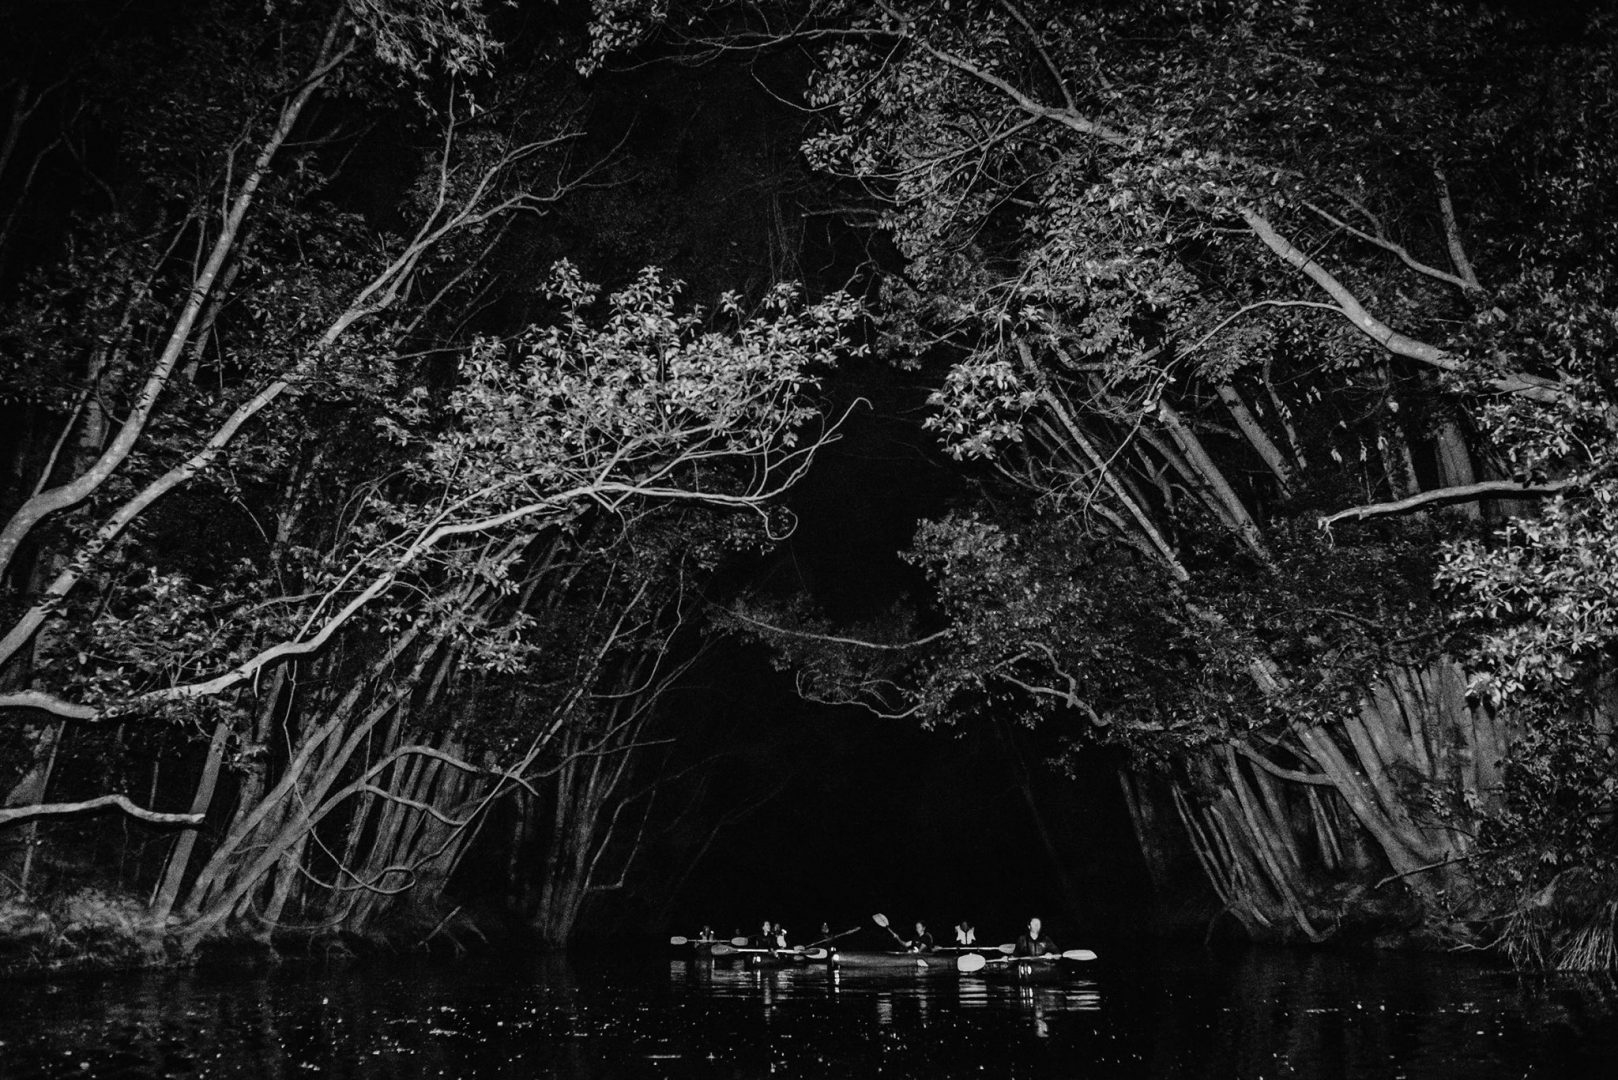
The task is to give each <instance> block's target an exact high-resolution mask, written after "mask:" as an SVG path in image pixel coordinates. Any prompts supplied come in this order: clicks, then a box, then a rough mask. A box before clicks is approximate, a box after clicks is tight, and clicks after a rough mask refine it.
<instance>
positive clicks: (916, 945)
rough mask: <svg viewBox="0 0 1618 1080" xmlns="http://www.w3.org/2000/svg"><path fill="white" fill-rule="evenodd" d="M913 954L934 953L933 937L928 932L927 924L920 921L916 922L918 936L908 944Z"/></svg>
mask: <svg viewBox="0 0 1618 1080" xmlns="http://www.w3.org/2000/svg"><path fill="white" fill-rule="evenodd" d="M907 944H908V945H909V947H910V951H911V952H932V951H933V935H932V934H930V933H928V932H927V924H926V923H924V922H922V921H921V920H920V919H917V920H916V936H915V937H913V938H911V939H910V941H909V942H908V943H907Z"/></svg>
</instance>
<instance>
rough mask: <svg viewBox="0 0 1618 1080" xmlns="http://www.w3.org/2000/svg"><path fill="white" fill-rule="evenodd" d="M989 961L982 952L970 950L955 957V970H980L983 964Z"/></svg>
mask: <svg viewBox="0 0 1618 1080" xmlns="http://www.w3.org/2000/svg"><path fill="white" fill-rule="evenodd" d="M987 963H988V961H987V960H985V959H984V958H983V954H982V953H975V952H969V953H965V954H964V955H961V956H957V957H956V958H955V970H956V971H967V972H970V971H980V970H982V968H983V965H984V964H987Z"/></svg>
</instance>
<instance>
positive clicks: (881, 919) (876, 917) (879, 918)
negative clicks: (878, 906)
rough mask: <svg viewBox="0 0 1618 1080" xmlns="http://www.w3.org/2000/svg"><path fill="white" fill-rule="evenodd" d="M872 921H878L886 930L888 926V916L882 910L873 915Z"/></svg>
mask: <svg viewBox="0 0 1618 1080" xmlns="http://www.w3.org/2000/svg"><path fill="white" fill-rule="evenodd" d="M871 921H872V922H874V923H876V924H877V925H878V926H880V927H881V928H882V929H884V930H886V929H887V928H888V917H887V916H886V915H884V914H882V913H881V912H880V911H879V912H877V913H876V914H875V915H872V916H871Z"/></svg>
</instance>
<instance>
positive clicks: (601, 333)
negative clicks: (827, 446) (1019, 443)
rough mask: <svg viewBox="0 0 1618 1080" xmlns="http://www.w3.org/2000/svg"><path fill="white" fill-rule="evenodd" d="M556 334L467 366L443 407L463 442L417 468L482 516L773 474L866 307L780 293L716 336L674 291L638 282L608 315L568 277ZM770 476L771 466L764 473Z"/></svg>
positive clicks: (542, 334) (535, 334)
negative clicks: (544, 503)
mask: <svg viewBox="0 0 1618 1080" xmlns="http://www.w3.org/2000/svg"><path fill="white" fill-rule="evenodd" d="M546 291H547V295H548V297H549V298H550V299H552V300H553V301H555V302H556V303H558V304H559V305H560V306H561V317H560V318H559V319H558V320H557V321H556V322H555V323H554V324H552V325H549V326H543V327H538V328H535V329H533V330H531V331H530V332H528V333H527V334H526V335H524V336H523V337H522V338H521V339H520V340H519V341H518V342H517V343H516V344H515V346H514V347H509V348H508V347H507V346H505V345H504V344H503V343H500V342H496V341H492V340H486V341H484V342H482V343H481V344H480V345H479V346H478V347H477V348H475V349H474V350H473V351H472V353H471V355H470V356H469V357H468V360H467V362H466V365H465V367H464V369H463V372H462V381H461V383H460V385H459V386H457V388H456V389H455V391H454V393H453V394H452V396H451V398H450V401H449V408H450V410H451V411H452V412H453V413H454V415H455V416H456V418H457V425H456V428H455V429H454V430H453V431H452V432H450V433H448V434H447V435H446V436H445V437H444V438H442V439H440V440H438V441H437V442H436V444H435V445H434V446H433V447H432V448H431V449H430V451H429V454H428V456H427V458H426V459H425V462H424V464H423V466H422V467H423V468H426V469H429V470H431V471H432V472H433V473H435V474H436V475H439V476H442V477H445V478H452V480H453V484H454V485H455V490H458V491H462V492H466V493H468V497H471V498H475V499H477V500H479V501H480V502H482V503H486V504H487V505H489V506H496V505H516V504H517V503H520V502H521V501H523V500H526V499H536V498H538V499H543V498H550V497H552V496H554V495H556V494H557V493H558V492H564V491H570V490H573V489H581V490H582V489H588V488H590V487H592V486H608V487H610V486H612V485H618V486H619V487H624V486H633V485H637V484H639V485H642V486H644V487H646V488H647V489H649V490H650V489H658V488H662V487H665V486H669V485H671V484H673V482H674V480H675V477H674V476H673V475H672V473H671V470H674V469H678V468H682V467H685V466H691V467H706V468H708V469H710V470H718V469H722V467H723V466H724V465H725V464H726V462H727V459H728V460H740V459H745V458H750V457H754V456H756V457H757V458H758V460H759V462H760V463H761V464H762V463H775V464H780V463H781V462H782V461H784V460H785V459H786V458H787V457H789V456H790V455H792V454H793V453H794V452H795V451H796V449H797V448H798V446H799V440H800V438H801V434H800V431H799V429H800V428H801V427H802V425H803V424H804V423H805V422H806V421H808V420H809V419H810V418H811V417H813V416H815V415H817V409H816V406H815V403H814V400H813V397H812V394H813V391H814V390H815V388H816V387H817V385H818V379H819V377H820V375H821V374H822V373H824V372H825V371H826V370H827V369H828V368H829V366H830V365H831V364H832V363H833V362H834V361H835V360H836V359H837V358H838V357H839V356H840V355H842V354H843V353H844V352H845V351H847V350H848V349H849V348H850V346H849V343H848V340H847V336H846V332H847V329H848V327H849V325H850V323H851V321H852V320H853V319H854V318H855V317H856V316H857V314H858V310H859V307H858V304H857V303H856V302H855V301H854V300H852V299H851V298H849V297H848V296H846V295H843V294H838V295H834V296H831V297H828V298H827V299H825V300H822V301H820V302H819V303H817V304H814V305H810V306H807V307H805V306H802V305H800V304H799V303H798V302H797V297H796V290H795V289H794V288H793V287H792V286H788V285H783V286H779V287H777V288H776V289H775V290H774V291H772V293H771V294H770V296H769V297H767V298H766V300H765V302H764V305H763V310H762V312H761V314H760V315H759V316H757V317H753V318H745V317H743V314H742V312H741V311H740V309H739V307H738V306H737V303H736V301H735V300H734V299H727V300H726V301H725V302H724V303H723V305H722V307H723V308H724V310H723V311H722V312H721V316H722V317H723V318H725V319H728V320H731V321H732V322H733V323H734V329H732V330H720V329H707V328H706V322H705V320H704V318H703V316H702V314H701V313H700V312H699V311H696V310H694V309H686V310H681V309H680V307H679V305H678V303H677V297H678V291H679V287H678V285H677V284H675V283H670V282H667V281H665V280H664V279H663V277H662V275H661V274H660V273H659V272H657V271H655V270H648V271H645V272H644V273H643V274H641V276H640V277H639V278H638V279H637V280H636V281H635V282H633V283H632V284H630V285H629V286H627V287H626V288H624V289H622V290H620V291H618V292H616V293H614V294H612V295H611V296H610V297H608V298H607V299H606V301H605V304H604V305H603V306H604V311H603V313H602V317H601V319H600V321H599V323H598V322H597V321H595V319H594V318H593V309H594V308H595V306H596V301H597V289H596V287H595V286H594V285H592V284H590V283H588V282H586V281H584V280H583V279H582V278H581V277H580V276H579V274H578V271H577V270H576V269H575V268H573V267H572V266H570V265H568V264H566V263H563V264H560V265H559V266H558V267H557V268H556V270H555V273H554V274H553V275H552V277H551V280H550V282H549V284H548V285H547V287H546ZM764 467H765V469H766V471H767V465H766V466H764Z"/></svg>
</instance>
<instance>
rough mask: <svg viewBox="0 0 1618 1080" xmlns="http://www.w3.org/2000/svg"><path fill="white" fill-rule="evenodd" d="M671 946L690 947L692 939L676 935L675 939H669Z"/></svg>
mask: <svg viewBox="0 0 1618 1080" xmlns="http://www.w3.org/2000/svg"><path fill="white" fill-rule="evenodd" d="M669 944H670V945H689V944H691V939H690V938H683V937H681V936H680V935H679V934H675V935H674V936H673V937H671V938H669Z"/></svg>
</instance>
